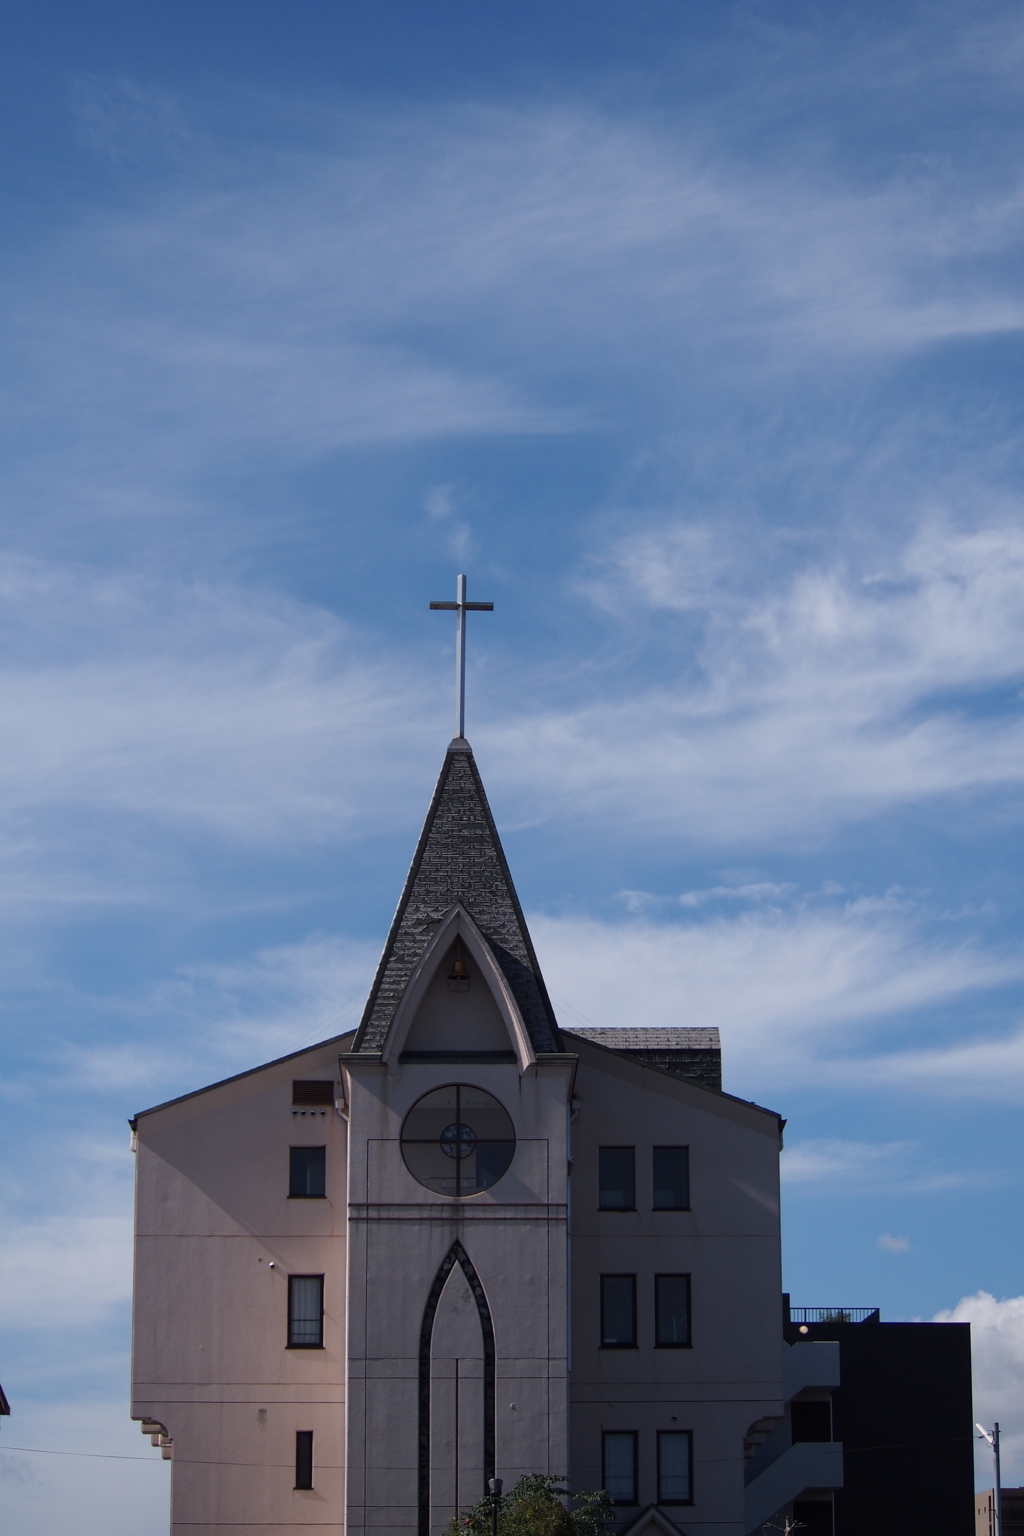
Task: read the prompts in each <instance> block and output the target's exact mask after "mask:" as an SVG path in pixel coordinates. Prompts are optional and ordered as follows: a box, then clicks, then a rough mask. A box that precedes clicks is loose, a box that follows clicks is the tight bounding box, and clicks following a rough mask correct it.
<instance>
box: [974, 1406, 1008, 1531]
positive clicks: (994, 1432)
mask: <svg viewBox="0 0 1024 1536" xmlns="http://www.w3.org/2000/svg"><path fill="white" fill-rule="evenodd" d="M974 1427H975V1429H976V1430H977V1431H978V1439H979V1440H985V1441H987V1442H988V1444H989V1445H990V1446H991V1447H992V1455H993V1456H994V1457H995V1463H996V1487H995V1500H996V1530H995V1536H1003V1482H1002V1477H1001V1476H1000V1472H999V1425H998V1423H995V1424H993V1425H992V1428H991V1429H990V1430H988V1429H986V1428H985V1426H984V1425H983V1424H975V1426H974Z"/></svg>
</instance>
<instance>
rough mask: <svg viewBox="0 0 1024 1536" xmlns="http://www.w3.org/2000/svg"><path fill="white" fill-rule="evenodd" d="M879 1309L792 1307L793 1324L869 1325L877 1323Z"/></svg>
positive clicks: (790, 1317)
mask: <svg viewBox="0 0 1024 1536" xmlns="http://www.w3.org/2000/svg"><path fill="white" fill-rule="evenodd" d="M878 1318H879V1312H878V1308H877V1307H790V1309H789V1320H790V1322H791V1323H869V1322H877V1321H878Z"/></svg>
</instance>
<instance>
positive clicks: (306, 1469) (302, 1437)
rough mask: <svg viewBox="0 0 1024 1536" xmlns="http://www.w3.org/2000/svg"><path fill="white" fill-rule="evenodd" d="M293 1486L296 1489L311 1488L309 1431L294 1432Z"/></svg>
mask: <svg viewBox="0 0 1024 1536" xmlns="http://www.w3.org/2000/svg"><path fill="white" fill-rule="evenodd" d="M295 1486H296V1488H312V1486H313V1431H312V1430H311V1429H297V1430H296V1431H295Z"/></svg>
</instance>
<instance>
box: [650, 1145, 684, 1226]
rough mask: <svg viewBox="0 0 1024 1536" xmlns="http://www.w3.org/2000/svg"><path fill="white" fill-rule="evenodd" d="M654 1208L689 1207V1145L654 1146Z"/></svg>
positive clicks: (678, 1208) (665, 1209)
mask: <svg viewBox="0 0 1024 1536" xmlns="http://www.w3.org/2000/svg"><path fill="white" fill-rule="evenodd" d="M654 1209H655V1210H656V1211H688V1210H689V1209H690V1149H689V1147H655V1149H654Z"/></svg>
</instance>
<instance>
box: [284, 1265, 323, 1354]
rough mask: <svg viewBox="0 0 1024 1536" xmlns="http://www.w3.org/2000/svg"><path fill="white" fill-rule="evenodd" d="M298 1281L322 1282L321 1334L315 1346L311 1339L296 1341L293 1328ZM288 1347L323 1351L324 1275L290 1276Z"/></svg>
mask: <svg viewBox="0 0 1024 1536" xmlns="http://www.w3.org/2000/svg"><path fill="white" fill-rule="evenodd" d="M296 1280H319V1282H320V1333H319V1338H318V1341H317V1343H315V1344H314V1343H313V1342H312V1341H311V1340H309V1339H295V1338H294V1337H293V1327H294V1324H295V1322H296V1317H295V1306H294V1303H293V1297H294V1295H295V1282H296ZM286 1347H287V1348H288V1349H323V1347H324V1277H323V1275H289V1276H288V1344H287V1346H286Z"/></svg>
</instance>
